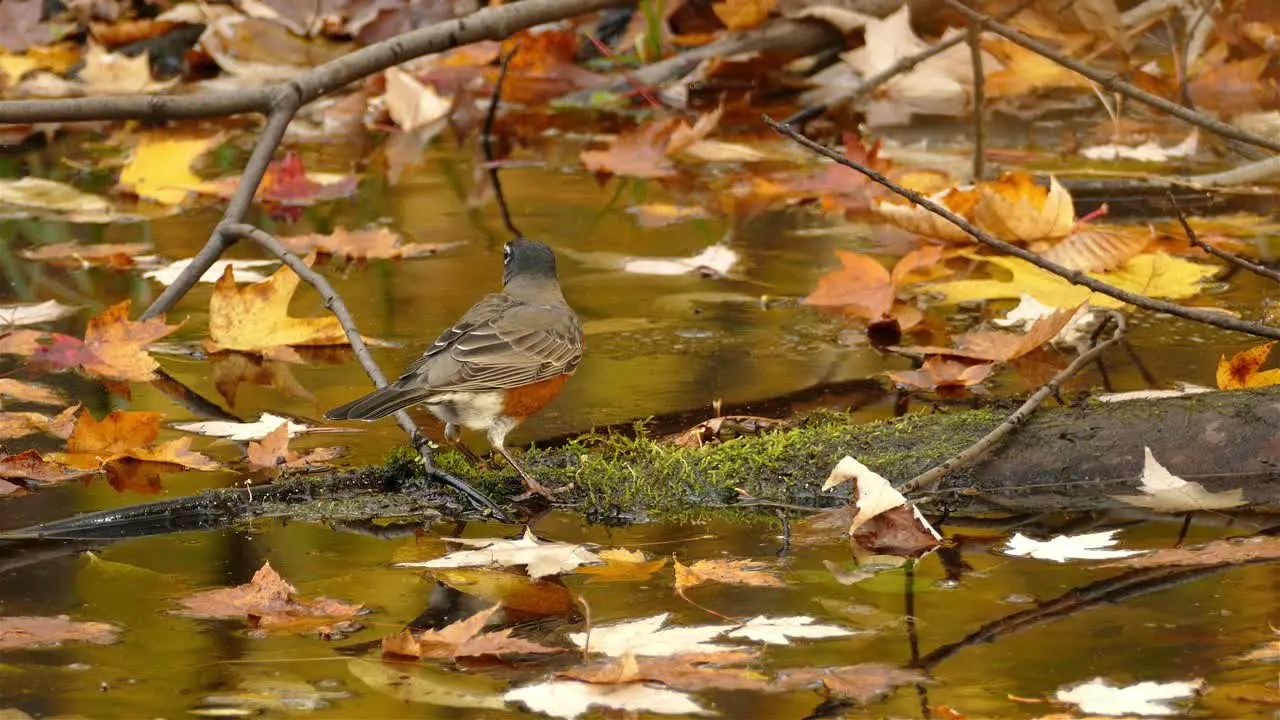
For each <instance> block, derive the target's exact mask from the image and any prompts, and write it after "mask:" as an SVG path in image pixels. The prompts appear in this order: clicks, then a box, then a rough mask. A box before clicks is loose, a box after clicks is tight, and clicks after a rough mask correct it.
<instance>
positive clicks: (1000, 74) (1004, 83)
mask: <svg viewBox="0 0 1280 720" xmlns="http://www.w3.org/2000/svg"><path fill="white" fill-rule="evenodd" d="M982 49H983V50H986V51H987V52H989V53H991V54H992V55H994V56H995V57H996V58H998V59H999V61H1000V63H1001V64H1002V65H1004V67H1003V68H1001V69H999V70H996V71H995V72H990V73H987V76H986V84H987V88H986V89H987V93H988V95H987V96H988V97H991V98H997V97H1017V96H1020V95H1027V94H1029V93H1032V92H1036V91H1040V90H1054V89H1068V90H1083V89H1087V88H1089V87H1091V81H1090V80H1089V79H1088V78H1085V77H1084V76H1082V75H1080V74H1078V73H1076V72H1074V71H1072V70H1069V69H1067V68H1065V67H1063V66H1062V65H1061V64H1060V63H1057V62H1055V61H1053V60H1050V59H1049V58H1047V57H1044V56H1043V55H1040V54H1038V53H1035V52H1032V51H1031V50H1027V49H1026V48H1024V47H1022V46H1020V45H1016V44H1014V43H1013V42H1011V41H1009V40H1005V39H1004V38H991V37H986V38H983V40H982Z"/></svg>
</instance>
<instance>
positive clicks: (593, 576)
mask: <svg viewBox="0 0 1280 720" xmlns="http://www.w3.org/2000/svg"><path fill="white" fill-rule="evenodd" d="M596 556H597V557H599V558H600V559H601V560H603V561H604V563H605V564H604V565H588V566H583V567H581V568H579V569H578V572H577V574H578V575H589V576H590V577H589V578H587V582H588V583H596V582H640V581H643V580H648V579H649V578H651V577H653V576H654V574H655V573H657V572H658V571H659V570H661V569H662V568H664V567H666V565H667V559H666V558H665V557H660V558H658V559H656V560H649V559H647V557H646V556H645V554H644V553H643V552H642V551H640V550H627V549H626V548H608V549H606V550H601V551H600V552H598V553H596Z"/></svg>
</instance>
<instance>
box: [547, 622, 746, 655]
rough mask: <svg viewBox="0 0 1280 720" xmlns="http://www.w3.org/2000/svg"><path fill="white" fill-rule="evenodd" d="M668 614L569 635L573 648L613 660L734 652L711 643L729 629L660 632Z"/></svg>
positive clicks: (701, 627)
mask: <svg viewBox="0 0 1280 720" xmlns="http://www.w3.org/2000/svg"><path fill="white" fill-rule="evenodd" d="M670 615H671V614H670V613H661V614H658V615H654V616H652V617H647V618H641V619H640V620H629V621H627V622H621V623H616V624H614V625H605V626H604V627H597V628H592V629H591V632H590V633H589V634H588V633H571V634H570V635H569V639H570V640H572V641H573V643H574V644H575V645H577V646H578V647H581V648H586V649H587V650H588V651H590V652H595V653H602V654H604V655H610V656H612V657H622V656H624V655H635V656H637V657H639V656H644V655H647V656H650V657H665V656H670V655H681V654H683V653H717V652H725V651H727V650H733V649H734V648H733V646H730V645H717V644H715V643H713V642H709V641H710V640H712V639H714V638H716V637H719V636H720V635H723V634H724V633H725V631H727V630H731V629H732V627H731V626H728V625H695V626H690V627H670V628H663V627H662V625H663V624H664V623H666V621H667V618H668V617H670Z"/></svg>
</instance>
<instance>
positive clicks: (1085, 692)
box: [1053, 677, 1204, 715]
mask: <svg viewBox="0 0 1280 720" xmlns="http://www.w3.org/2000/svg"><path fill="white" fill-rule="evenodd" d="M1203 686H1204V681H1203V680H1192V681H1190V682H1169V683H1157V682H1142V683H1138V684H1136V685H1125V686H1121V687H1117V686H1115V685H1112V684H1111V683H1109V682H1107V681H1106V680H1104V679H1103V678H1100V677H1097V678H1094V679H1092V680H1090V681H1088V682H1084V683H1079V684H1077V685H1070V686H1067V687H1064V688H1062V689H1060V690H1058V692H1057V693H1055V694H1054V696H1053V697H1054V699H1055V700H1057V701H1058V702H1064V703H1071V704H1072V705H1075V706H1077V707H1079V708H1080V710H1081V711H1082V712H1087V713H1101V714H1103V715H1175V714H1178V713H1179V712H1180V711H1179V710H1177V709H1175V708H1172V707H1170V706H1169V705H1168V703H1170V702H1172V701H1174V700H1189V699H1191V698H1193V697H1195V696H1196V695H1197V694H1198V693H1199V691H1200V688H1202V687H1203Z"/></svg>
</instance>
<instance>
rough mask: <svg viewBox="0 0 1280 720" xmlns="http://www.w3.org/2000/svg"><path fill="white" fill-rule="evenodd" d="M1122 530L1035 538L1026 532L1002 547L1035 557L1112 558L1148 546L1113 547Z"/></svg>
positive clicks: (1062, 559)
mask: <svg viewBox="0 0 1280 720" xmlns="http://www.w3.org/2000/svg"><path fill="white" fill-rule="evenodd" d="M1117 532H1119V531H1118V530H1104V531H1102V532H1096V533H1087V534H1084V535H1055V536H1053V537H1051V538H1049V539H1048V540H1035V539H1033V538H1029V537H1027V536H1026V535H1023V534H1022V533H1017V534H1015V535H1014V536H1013V537H1011V538H1009V544H1008V545H1006V546H1005V547H1004V548H1002V549H1001V552H1003V553H1004V554H1006V555H1014V556H1018V557H1032V558H1036V559H1038V560H1053V561H1054V562H1066V561H1068V560H1110V559H1112V558H1122V557H1131V556H1133V555H1141V554H1143V553H1144V552H1146V551H1145V550H1111V549H1110V548H1111V547H1112V546H1114V545H1115V544H1116V543H1117V542H1119V540H1116V539H1115V534H1116V533H1117Z"/></svg>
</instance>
